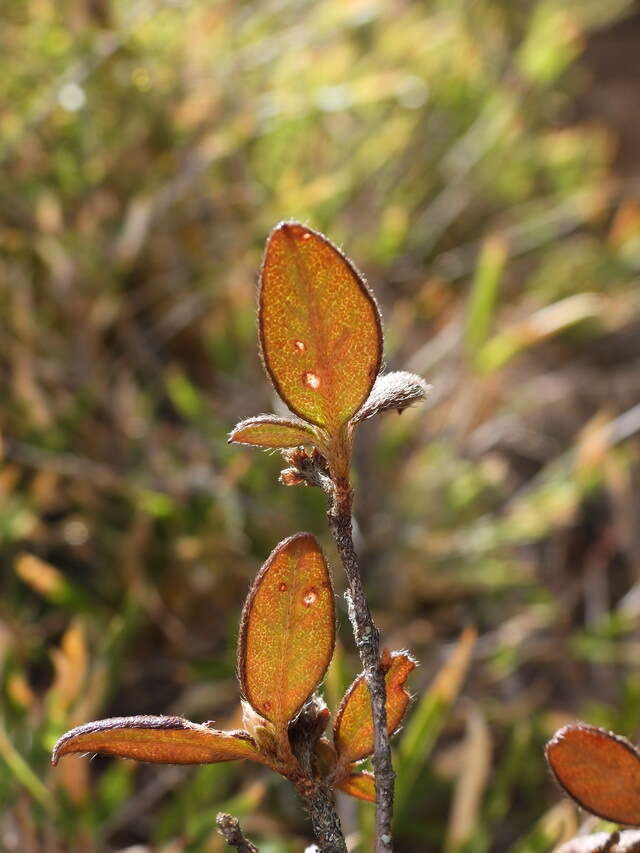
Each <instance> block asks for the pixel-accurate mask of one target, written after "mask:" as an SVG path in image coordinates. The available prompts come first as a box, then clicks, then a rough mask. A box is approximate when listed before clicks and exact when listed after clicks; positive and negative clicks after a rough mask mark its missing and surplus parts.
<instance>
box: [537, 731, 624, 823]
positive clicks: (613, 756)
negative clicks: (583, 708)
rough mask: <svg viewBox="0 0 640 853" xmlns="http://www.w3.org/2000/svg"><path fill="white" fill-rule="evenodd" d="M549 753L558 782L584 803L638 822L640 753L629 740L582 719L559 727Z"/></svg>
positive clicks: (608, 817)
mask: <svg viewBox="0 0 640 853" xmlns="http://www.w3.org/2000/svg"><path fill="white" fill-rule="evenodd" d="M546 755H547V761H548V762H549V767H550V768H551V770H552V771H553V774H554V776H555V777H556V779H557V780H558V782H559V784H560V785H561V786H562V788H564V790H565V791H566V792H567V794H569V796H570V797H572V798H573V799H574V800H575V801H576V802H577V803H578V805H580V806H582V808H583V809H586V811H588V812H591V813H592V814H595V815H598V816H599V817H603V818H605V820H611V821H613V822H615V823H623V824H629V825H631V826H638V825H640V753H639V752H638V750H637V749H636V748H635V746H633V744H631V743H629V741H628V740H626V739H625V738H623V737H619V736H618V735H614V734H612V733H611V732H607V731H605V730H604V729H598V728H596V727H595V726H587V725H584V724H582V723H581V724H578V725H572V726H565V727H564V728H562V729H560V730H559V731H557V732H556V734H555V735H554V737H553V738H552V739H551V740H550V741H549V743H548V744H547V749H546Z"/></svg>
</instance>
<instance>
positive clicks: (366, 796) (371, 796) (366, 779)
mask: <svg viewBox="0 0 640 853" xmlns="http://www.w3.org/2000/svg"><path fill="white" fill-rule="evenodd" d="M336 787H337V788H339V789H340V790H341V791H344V792H345V794H350V795H351V796H352V797H356V799H358V800H366V801H367V802H368V803H375V801H376V783H375V778H374V775H373V773H369V771H368V770H363V771H362V772H355V771H354V772H353V773H351V775H350V776H348V777H347V778H346V779H345V780H344V781H343V782H340V783H339V784H338V785H336Z"/></svg>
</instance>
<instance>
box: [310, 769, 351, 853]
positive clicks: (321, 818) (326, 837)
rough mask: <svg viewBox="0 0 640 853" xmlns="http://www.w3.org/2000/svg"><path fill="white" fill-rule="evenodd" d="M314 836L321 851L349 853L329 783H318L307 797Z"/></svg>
mask: <svg viewBox="0 0 640 853" xmlns="http://www.w3.org/2000/svg"><path fill="white" fill-rule="evenodd" d="M306 801H307V805H308V808H309V817H310V818H311V825H312V827H313V836H314V838H315V840H316V843H317V845H318V847H319V849H320V851H321V853H347V845H346V843H345V840H344V833H343V832H342V827H341V826H340V818H339V817H338V812H337V811H336V806H335V802H334V800H333V794H332V792H331V791H330V789H329V788H328V786H327V785H325V784H323V783H318V784H317V786H316V788H315V790H314V792H313V793H312V794H311V795H310V796H308V797H307V798H306Z"/></svg>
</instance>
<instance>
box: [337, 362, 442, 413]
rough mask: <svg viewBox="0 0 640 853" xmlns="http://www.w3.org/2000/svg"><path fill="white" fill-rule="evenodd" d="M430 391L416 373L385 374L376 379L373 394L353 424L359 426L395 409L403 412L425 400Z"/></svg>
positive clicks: (365, 402) (361, 408)
mask: <svg viewBox="0 0 640 853" xmlns="http://www.w3.org/2000/svg"><path fill="white" fill-rule="evenodd" d="M430 389H431V386H430V385H429V384H427V383H426V382H425V381H424V379H422V378H421V377H420V376H418V375H417V374H415V373H408V372H406V371H404V370H400V371H395V372H393V373H383V374H381V375H380V376H378V378H377V379H376V381H375V384H374V386H373V388H372V389H371V393H370V394H369V396H368V397H367V399H366V400H365V401H364V403H363V404H362V406H361V407H360V409H359V410H358V411H357V412H356V413H355V415H354V416H353V418H352V419H351V422H352V423H354V424H358V423H360V422H361V421H366V420H367V419H368V418H372V417H374V416H375V415H379V414H382V412H388V411H391V410H393V409H395V411H397V412H402V411H404V409H406V408H407V407H408V406H412V405H413V404H414V403H419V402H420V401H421V400H424V399H425V398H426V396H427V394H428V393H429V391H430Z"/></svg>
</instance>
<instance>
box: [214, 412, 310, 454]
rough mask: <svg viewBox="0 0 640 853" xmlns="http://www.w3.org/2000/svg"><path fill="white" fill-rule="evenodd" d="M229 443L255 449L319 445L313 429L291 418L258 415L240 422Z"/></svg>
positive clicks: (230, 436) (234, 429)
mask: <svg viewBox="0 0 640 853" xmlns="http://www.w3.org/2000/svg"><path fill="white" fill-rule="evenodd" d="M229 443H234V444H250V445H252V446H253V447H297V446H298V445H300V444H307V445H309V444H317V443H318V437H317V435H316V434H315V432H314V430H313V427H310V426H309V425H308V424H305V423H303V422H302V421H295V420H292V419H291V418H278V417H276V415H258V416H257V417H255V418H247V419H246V420H245V421H240V423H239V424H236V426H235V427H234V428H233V430H232V432H231V434H230V435H229Z"/></svg>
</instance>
